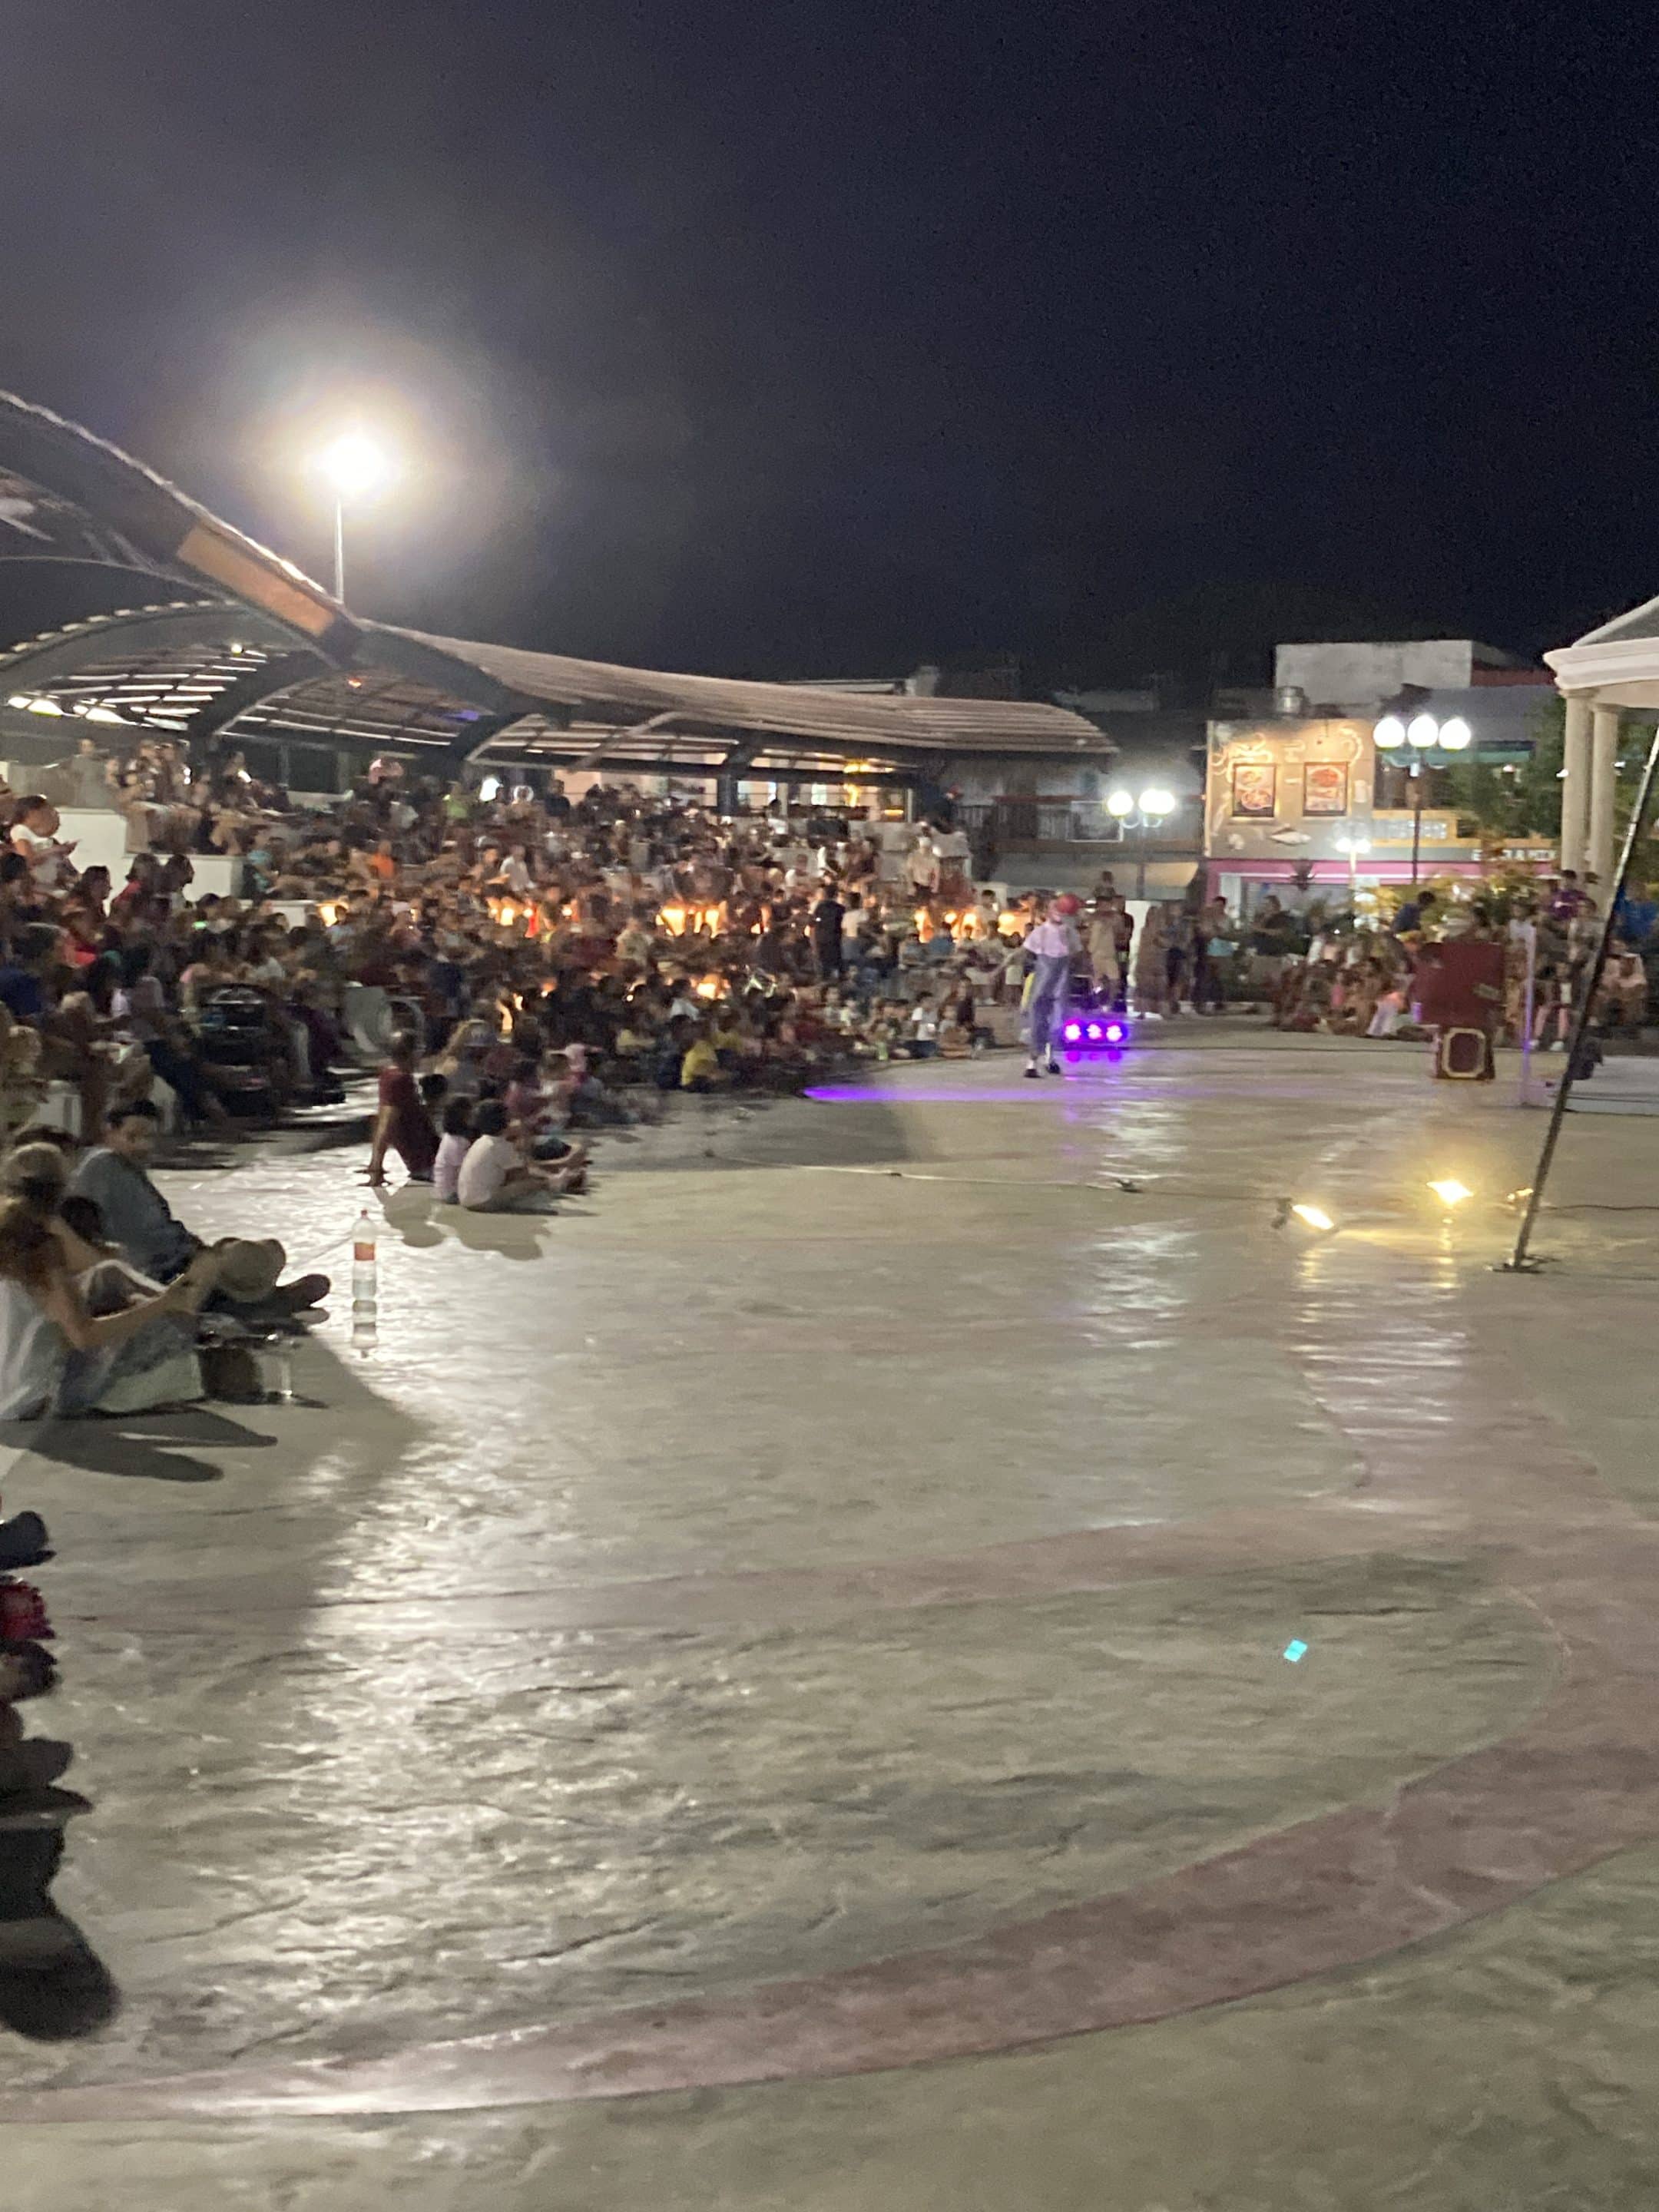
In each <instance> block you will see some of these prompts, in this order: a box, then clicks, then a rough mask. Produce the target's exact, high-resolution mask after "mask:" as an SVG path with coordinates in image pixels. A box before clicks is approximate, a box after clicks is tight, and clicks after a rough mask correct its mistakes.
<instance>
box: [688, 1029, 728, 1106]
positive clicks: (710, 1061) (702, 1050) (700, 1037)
mask: <svg viewBox="0 0 1659 2212" xmlns="http://www.w3.org/2000/svg"><path fill="white" fill-rule="evenodd" d="M687 1028H688V1032H689V1034H688V1036H687V1041H686V1047H685V1051H684V1054H683V1056H682V1058H681V1060H680V1089H681V1090H682V1091H718V1090H720V1089H722V1088H723V1087H724V1086H725V1085H726V1084H728V1083H729V1082H730V1081H731V1077H730V1076H729V1075H728V1074H727V1073H726V1070H725V1069H724V1068H723V1067H722V1066H720V1054H719V1052H718V1051H717V1050H716V1049H715V1047H714V1039H713V1038H712V1037H710V1036H708V1035H707V1034H706V1032H705V1031H704V1030H703V1028H702V1024H701V1023H692V1024H687Z"/></svg>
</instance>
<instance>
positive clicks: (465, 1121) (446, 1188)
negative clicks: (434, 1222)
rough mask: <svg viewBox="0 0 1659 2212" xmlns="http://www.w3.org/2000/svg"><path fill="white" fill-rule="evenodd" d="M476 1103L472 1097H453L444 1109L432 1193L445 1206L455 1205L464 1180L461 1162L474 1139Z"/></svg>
mask: <svg viewBox="0 0 1659 2212" xmlns="http://www.w3.org/2000/svg"><path fill="white" fill-rule="evenodd" d="M473 1111H474V1109H473V1104H472V1101H471V1099H470V1098H451V1099H450V1100H448V1101H447V1103H446V1104H445V1107H444V1111H443V1134H442V1136H441V1138H440V1139H438V1155H437V1158H435V1160H434V1161H433V1163H432V1194H433V1196H434V1197H435V1199H436V1200H438V1203H439V1204H440V1205H441V1206H453V1205H454V1203H455V1200H456V1195H457V1192H458V1189H459V1183H460V1177H461V1163H462V1161H463V1160H464V1159H465V1158H466V1155H467V1151H468V1148H469V1147H470V1146H471V1142H472V1115H473Z"/></svg>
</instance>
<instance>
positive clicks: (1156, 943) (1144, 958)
mask: <svg viewBox="0 0 1659 2212" xmlns="http://www.w3.org/2000/svg"><path fill="white" fill-rule="evenodd" d="M1169 958H1170V945H1169V939H1168V938H1167V936H1166V934H1165V929H1164V907H1163V905H1162V904H1161V903H1160V902H1158V901H1157V900H1154V902H1152V905H1151V906H1149V907H1148V908H1147V909H1146V919H1145V920H1144V921H1142V923H1141V925H1140V935H1139V938H1138V939H1136V942H1135V958H1134V979H1135V1011H1136V1012H1137V1013H1139V1014H1144V1015H1145V1016H1146V1019H1147V1020H1148V1021H1153V1022H1156V1021H1161V1020H1162V1019H1163V1018H1164V1015H1165V1013H1167V1012H1168V1011H1169V1006H1170V972H1169Z"/></svg>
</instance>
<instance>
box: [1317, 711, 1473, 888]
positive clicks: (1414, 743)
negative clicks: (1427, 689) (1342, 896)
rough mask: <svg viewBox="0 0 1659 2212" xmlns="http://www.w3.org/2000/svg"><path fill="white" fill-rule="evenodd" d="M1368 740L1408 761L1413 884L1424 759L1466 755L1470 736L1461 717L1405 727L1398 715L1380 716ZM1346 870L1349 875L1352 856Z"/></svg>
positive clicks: (1421, 719)
mask: <svg viewBox="0 0 1659 2212" xmlns="http://www.w3.org/2000/svg"><path fill="white" fill-rule="evenodd" d="M1371 736H1372V738H1373V739H1374V740H1375V742H1376V745H1377V746H1378V748H1379V749H1380V750H1382V751H1383V752H1385V753H1395V752H1398V751H1400V750H1401V749H1402V748H1403V749H1404V750H1406V751H1407V752H1408V753H1409V754H1410V755H1411V780H1412V881H1413V883H1415V882H1416V881H1417V878H1418V868H1419V856H1420V854H1421V852H1422V848H1423V770H1424V768H1425V764H1426V756H1427V755H1428V754H1430V753H1433V752H1447V753H1461V752H1466V751H1467V750H1468V748H1469V746H1470V745H1472V744H1474V731H1473V730H1472V729H1471V728H1470V727H1469V726H1468V723H1467V722H1466V721H1465V720H1463V717H1462V715H1461V714H1452V715H1449V717H1448V718H1447V720H1445V721H1443V722H1440V721H1437V720H1435V718H1434V716H1433V715H1432V714H1413V716H1412V719H1411V721H1410V723H1409V725H1408V724H1407V723H1406V722H1405V721H1403V720H1401V717H1400V716H1399V715H1398V714H1384V715H1383V718H1382V720H1380V721H1379V722H1378V723H1377V725H1376V728H1375V729H1374V730H1373V731H1372V732H1371ZM1348 866H1349V872H1350V873H1352V868H1353V861H1352V855H1350V858H1349V862H1348Z"/></svg>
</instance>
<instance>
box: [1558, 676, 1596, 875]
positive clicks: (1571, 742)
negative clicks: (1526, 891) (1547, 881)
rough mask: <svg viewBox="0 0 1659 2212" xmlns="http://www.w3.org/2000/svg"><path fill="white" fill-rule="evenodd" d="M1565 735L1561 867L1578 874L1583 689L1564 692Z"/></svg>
mask: <svg viewBox="0 0 1659 2212" xmlns="http://www.w3.org/2000/svg"><path fill="white" fill-rule="evenodd" d="M1566 709H1567V734H1566V745H1565V752H1564V754H1563V757H1562V769H1563V775H1562V781H1561V866H1563V867H1564V868H1571V869H1572V870H1574V872H1576V873H1578V874H1582V873H1583V867H1584V850H1585V847H1586V845H1587V844H1588V842H1589V803H1590V702H1589V694H1588V693H1587V692H1583V691H1569V692H1568V693H1567V695H1566Z"/></svg>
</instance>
